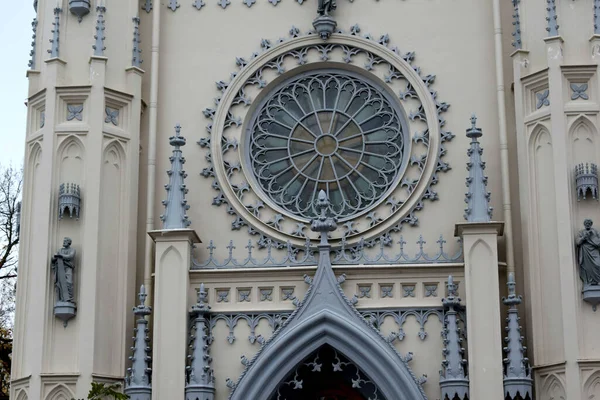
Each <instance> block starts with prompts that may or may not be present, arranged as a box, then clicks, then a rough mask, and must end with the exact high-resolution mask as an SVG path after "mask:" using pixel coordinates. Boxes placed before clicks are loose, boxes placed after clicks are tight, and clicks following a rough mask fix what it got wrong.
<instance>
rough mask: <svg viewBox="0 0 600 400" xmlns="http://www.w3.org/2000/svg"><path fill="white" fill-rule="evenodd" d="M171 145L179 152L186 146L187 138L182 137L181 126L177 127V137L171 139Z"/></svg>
mask: <svg viewBox="0 0 600 400" xmlns="http://www.w3.org/2000/svg"><path fill="white" fill-rule="evenodd" d="M169 143H170V144H171V146H173V147H175V150H178V149H179V147H181V146H185V138H184V137H183V136H181V125H180V124H177V125H175V136H171V137H170V138H169Z"/></svg>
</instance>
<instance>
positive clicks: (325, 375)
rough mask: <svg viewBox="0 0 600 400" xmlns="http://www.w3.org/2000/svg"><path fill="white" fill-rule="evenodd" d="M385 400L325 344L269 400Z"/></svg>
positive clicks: (356, 369)
mask: <svg viewBox="0 0 600 400" xmlns="http://www.w3.org/2000/svg"><path fill="white" fill-rule="evenodd" d="M283 399H285V400H367V399H371V400H385V398H384V397H383V395H382V394H381V392H380V390H379V388H378V387H377V386H376V385H375V383H373V381H372V380H371V379H370V378H369V377H368V376H367V375H365V373H364V372H363V371H362V370H361V369H360V367H359V366H357V365H356V364H355V363H353V362H352V361H350V360H349V359H348V358H346V357H345V356H344V355H343V354H342V353H340V352H339V351H337V350H335V349H334V348H333V347H331V346H328V345H324V346H322V347H321V348H319V349H318V350H317V351H315V352H313V353H312V354H311V355H310V356H309V357H307V358H306V359H304V360H303V361H302V362H301V363H300V364H298V366H296V368H295V369H294V370H292V371H291V372H290V373H289V374H288V375H287V376H286V377H285V379H284V380H283V381H282V382H280V384H279V385H278V387H277V389H276V391H275V393H273V394H272V395H271V397H270V400H283Z"/></svg>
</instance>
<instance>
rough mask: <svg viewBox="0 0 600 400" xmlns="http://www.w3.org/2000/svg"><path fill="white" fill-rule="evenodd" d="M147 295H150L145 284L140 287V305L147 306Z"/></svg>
mask: <svg viewBox="0 0 600 400" xmlns="http://www.w3.org/2000/svg"><path fill="white" fill-rule="evenodd" d="M146 297H148V295H147V294H146V287H144V285H142V287H140V294H139V299H140V306H142V307H145V305H146Z"/></svg>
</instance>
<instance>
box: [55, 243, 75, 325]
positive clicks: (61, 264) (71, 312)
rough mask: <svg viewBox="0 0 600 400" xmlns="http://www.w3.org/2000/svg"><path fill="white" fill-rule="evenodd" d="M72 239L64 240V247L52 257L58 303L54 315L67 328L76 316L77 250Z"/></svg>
mask: <svg viewBox="0 0 600 400" xmlns="http://www.w3.org/2000/svg"><path fill="white" fill-rule="evenodd" d="M72 243H73V241H72V240H71V238H68V237H66V238H64V240H63V247H62V248H61V249H59V250H58V252H57V253H56V254H55V255H54V256H52V271H53V272H54V290H55V293H56V302H55V305H54V315H56V317H57V318H60V319H61V320H62V321H63V322H64V325H65V327H66V326H67V322H68V321H69V320H70V319H71V318H73V317H74V316H75V313H76V305H75V290H74V284H73V270H74V269H75V249H74V248H72V247H71V244H72Z"/></svg>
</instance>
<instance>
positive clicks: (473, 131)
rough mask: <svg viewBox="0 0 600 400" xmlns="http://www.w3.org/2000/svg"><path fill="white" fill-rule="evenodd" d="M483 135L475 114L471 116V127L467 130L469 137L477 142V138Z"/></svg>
mask: <svg viewBox="0 0 600 400" xmlns="http://www.w3.org/2000/svg"><path fill="white" fill-rule="evenodd" d="M482 135H483V134H482V132H481V129H480V128H478V127H477V116H476V115H475V113H473V115H471V127H470V128H469V129H467V137H468V138H471V139H473V141H477V138H479V137H481V136H482Z"/></svg>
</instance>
